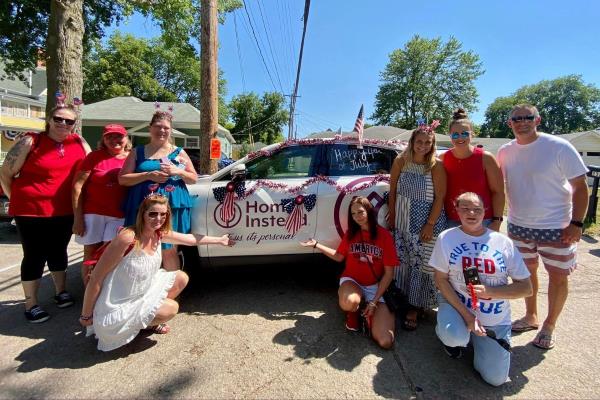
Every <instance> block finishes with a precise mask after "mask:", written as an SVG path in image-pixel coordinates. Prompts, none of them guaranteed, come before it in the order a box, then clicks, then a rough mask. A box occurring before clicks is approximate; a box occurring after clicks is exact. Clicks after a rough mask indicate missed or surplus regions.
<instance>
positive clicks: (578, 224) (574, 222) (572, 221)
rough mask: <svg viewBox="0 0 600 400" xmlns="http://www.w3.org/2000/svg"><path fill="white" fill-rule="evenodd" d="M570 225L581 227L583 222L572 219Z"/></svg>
mask: <svg viewBox="0 0 600 400" xmlns="http://www.w3.org/2000/svg"><path fill="white" fill-rule="evenodd" d="M571 225H575V226H576V227H578V228H583V222H581V221H575V220H574V219H572V220H571Z"/></svg>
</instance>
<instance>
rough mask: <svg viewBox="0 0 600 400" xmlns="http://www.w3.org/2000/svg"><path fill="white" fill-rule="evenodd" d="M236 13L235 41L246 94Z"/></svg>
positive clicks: (234, 20)
mask: <svg viewBox="0 0 600 400" xmlns="http://www.w3.org/2000/svg"><path fill="white" fill-rule="evenodd" d="M235 14H236V13H233V27H234V29H235V41H236V43H237V53H238V61H239V63H240V74H241V75H242V88H243V89H244V93H246V78H245V77H244V62H243V60H242V50H241V49H240V37H239V36H238V28H237V18H236V16H235Z"/></svg>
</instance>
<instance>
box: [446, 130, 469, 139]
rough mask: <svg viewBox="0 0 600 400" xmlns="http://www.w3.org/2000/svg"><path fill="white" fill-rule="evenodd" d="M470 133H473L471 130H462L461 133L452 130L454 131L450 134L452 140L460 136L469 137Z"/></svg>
mask: <svg viewBox="0 0 600 400" xmlns="http://www.w3.org/2000/svg"><path fill="white" fill-rule="evenodd" d="M470 134H471V132H469V131H463V132H461V133H458V132H452V133H451V134H450V138H452V140H456V139H460V138H462V139H466V138H468V137H469V135H470Z"/></svg>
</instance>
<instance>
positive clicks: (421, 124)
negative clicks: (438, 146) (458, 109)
mask: <svg viewBox="0 0 600 400" xmlns="http://www.w3.org/2000/svg"><path fill="white" fill-rule="evenodd" d="M417 125H418V127H417V129H418V130H419V131H421V132H426V133H435V128H437V127H438V126H440V121H438V120H437V119H434V120H433V121H431V124H429V125H427V123H426V122H425V120H424V119H423V118H419V119H418V120H417Z"/></svg>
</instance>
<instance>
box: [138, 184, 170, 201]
mask: <svg viewBox="0 0 600 400" xmlns="http://www.w3.org/2000/svg"><path fill="white" fill-rule="evenodd" d="M169 186H171V187H172V189H171V190H169ZM159 187H160V185H159V184H158V183H151V184H149V185H148V190H150V193H148V195H147V196H146V197H145V198H146V199H149V198H156V197H163V198H165V199H166V198H167V196H165V195H164V194H162V193H158V192H157V190H158V188H159ZM173 190H175V187H173V185H167V186H165V191H167V192H172V191H173Z"/></svg>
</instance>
